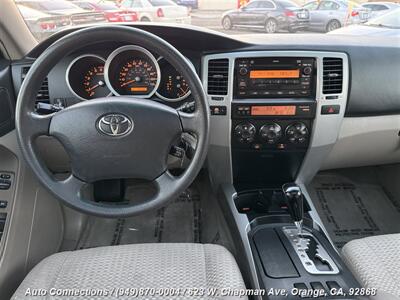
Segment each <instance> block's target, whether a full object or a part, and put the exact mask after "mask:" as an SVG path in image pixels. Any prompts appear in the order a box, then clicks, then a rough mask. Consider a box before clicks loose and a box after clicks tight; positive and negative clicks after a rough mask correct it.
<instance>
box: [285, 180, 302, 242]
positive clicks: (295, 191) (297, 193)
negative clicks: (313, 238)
mask: <svg viewBox="0 0 400 300" xmlns="http://www.w3.org/2000/svg"><path fill="white" fill-rule="evenodd" d="M282 190H283V193H284V194H285V198H286V201H287V205H288V209H289V213H290V215H291V217H292V219H293V221H294V224H295V225H296V227H297V229H298V231H299V235H301V234H302V232H303V214H304V206H303V193H302V192H301V189H300V187H299V186H298V185H297V184H295V183H286V184H284V185H283V186H282Z"/></svg>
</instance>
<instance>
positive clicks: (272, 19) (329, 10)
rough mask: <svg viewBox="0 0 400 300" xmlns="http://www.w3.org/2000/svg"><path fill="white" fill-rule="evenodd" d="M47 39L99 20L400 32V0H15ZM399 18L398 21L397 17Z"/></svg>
mask: <svg viewBox="0 0 400 300" xmlns="http://www.w3.org/2000/svg"><path fill="white" fill-rule="evenodd" d="M15 2H16V4H17V6H18V8H19V10H20V12H21V15H22V16H23V18H24V20H25V22H26V24H27V25H28V27H29V29H30V30H31V32H32V34H33V35H34V36H35V37H36V38H37V39H38V40H43V39H46V38H47V37H49V36H50V35H52V34H54V33H55V32H57V31H59V30H63V29H68V28H70V27H73V26H81V25H86V24H93V23H110V24H118V23H128V24H130V23H131V24H135V23H138V22H149V23H155V22H157V23H164V24H177V25H179V26H189V25H193V26H199V27H203V28H207V29H211V30H215V31H218V32H221V33H224V34H228V35H238V34H302V33H313V34H326V33H329V34H346V35H364V36H366V35H373V36H399V35H400V28H399V21H398V20H400V4H399V3H396V1H393V2H388V1H373V2H372V1H367V0H355V1H346V0H317V1H313V0H311V1H310V0H114V1H111V0H108V1H105V0H72V1H69V0H15ZM396 20H397V22H396Z"/></svg>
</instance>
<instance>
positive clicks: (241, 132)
mask: <svg viewBox="0 0 400 300" xmlns="http://www.w3.org/2000/svg"><path fill="white" fill-rule="evenodd" d="M234 133H235V136H236V138H237V140H238V141H239V142H241V143H246V144H247V143H251V142H252V141H254V137H255V136H256V128H255V127H254V125H253V124H251V123H242V124H239V125H237V126H236V127H235V130H234Z"/></svg>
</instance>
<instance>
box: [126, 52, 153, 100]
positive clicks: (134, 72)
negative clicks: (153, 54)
mask: <svg viewBox="0 0 400 300" xmlns="http://www.w3.org/2000/svg"><path fill="white" fill-rule="evenodd" d="M157 79H158V75H157V70H156V68H154V66H153V65H152V64H151V63H149V62H148V61H146V60H145V59H142V58H140V59H131V60H128V61H127V62H126V63H125V64H124V65H123V66H122V67H121V70H120V72H119V75H118V82H119V87H120V88H123V89H124V90H127V91H128V92H130V93H131V94H134V95H142V94H143V95H145V94H148V93H149V92H151V91H152V90H154V88H155V86H156V84H157Z"/></svg>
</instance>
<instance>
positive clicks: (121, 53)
mask: <svg viewBox="0 0 400 300" xmlns="http://www.w3.org/2000/svg"><path fill="white" fill-rule="evenodd" d="M160 79H161V76H160V67H159V66H158V63H157V61H156V59H155V58H154V56H153V55H152V54H151V53H150V52H149V51H147V50H146V49H144V48H142V47H139V46H133V45H128V46H123V47H120V48H118V49H116V50H115V51H114V52H112V53H111V54H110V56H109V57H108V59H107V61H106V64H105V80H106V82H107V84H108V86H110V88H111V90H112V91H113V93H114V94H116V95H118V96H121V95H128V96H135V97H139V98H148V97H151V96H152V95H153V94H154V93H155V92H156V90H157V88H158V86H159V84H160Z"/></svg>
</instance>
